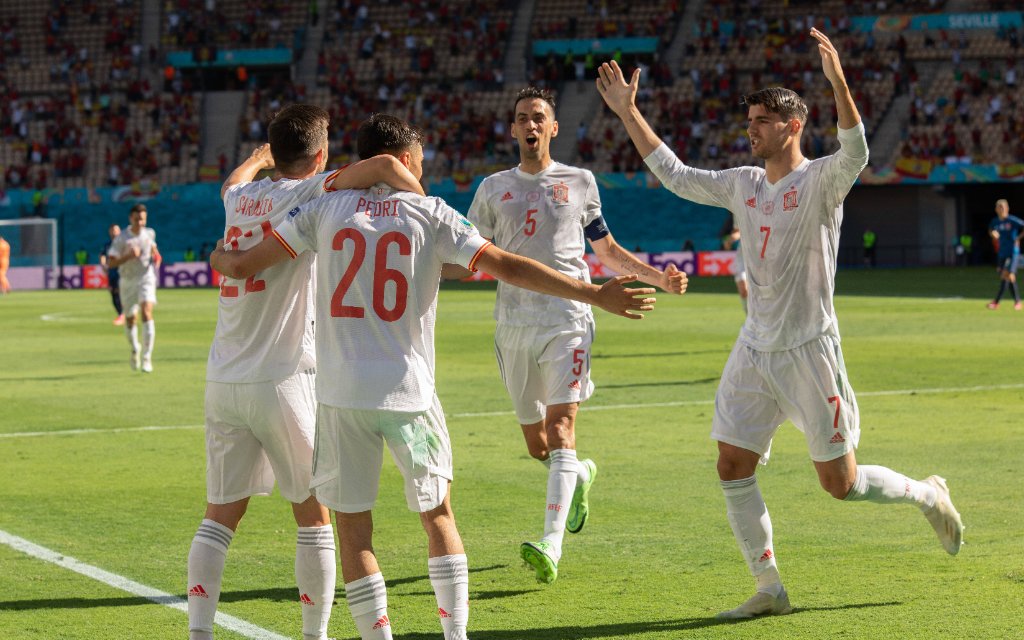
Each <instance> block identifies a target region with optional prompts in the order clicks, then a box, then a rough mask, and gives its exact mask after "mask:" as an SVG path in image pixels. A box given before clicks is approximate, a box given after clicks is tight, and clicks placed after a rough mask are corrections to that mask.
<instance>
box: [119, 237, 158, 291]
mask: <svg viewBox="0 0 1024 640" xmlns="http://www.w3.org/2000/svg"><path fill="white" fill-rule="evenodd" d="M136 247H137V248H138V249H139V251H140V253H139V258H138V259H137V260H135V259H132V260H129V261H127V262H124V263H122V264H121V266H119V267H118V273H120V274H121V277H122V278H124V279H125V280H130V281H133V282H136V283H141V282H142V281H143V280H146V279H149V280H152V281H153V283H154V284H155V283H156V264H154V262H153V257H154V256H153V249H154V248H155V247H156V231H154V230H152V229H150V228H149V227H142V228H141V229H139V235H135V233H134V232H133V231H132V228H131V227H127V228H126V229H124V230H123V231H122V232H121V233H120V234H118V236H117V237H116V238H114V240H113V242H111V243H110V248H109V249H107V255H108V256H113V257H115V258H121V257H124V256H126V255H128V253H129V252H130V251H132V249H134V248H136Z"/></svg>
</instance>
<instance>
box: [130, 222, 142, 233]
mask: <svg viewBox="0 0 1024 640" xmlns="http://www.w3.org/2000/svg"><path fill="white" fill-rule="evenodd" d="M128 228H129V229H131V231H132V233H134V234H135V235H139V232H140V231H142V227H141V226H137V225H134V224H133V225H131V226H130V227H128Z"/></svg>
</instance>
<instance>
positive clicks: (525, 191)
mask: <svg viewBox="0 0 1024 640" xmlns="http://www.w3.org/2000/svg"><path fill="white" fill-rule="evenodd" d="M600 216H601V199H600V196H599V194H598V191H597V183H596V182H595V181H594V174H593V173H591V172H590V171H587V170H586V169H580V168H577V167H570V166H568V165H565V164H561V163H559V162H552V163H551V164H550V165H549V166H548V167H547V168H546V169H544V170H543V171H541V172H539V173H536V174H531V173H526V172H524V171H521V170H520V169H519V168H518V167H515V168H512V169H508V170H506V171H499V172H498V173H495V174H493V175H491V176H488V177H487V178H485V179H484V181H483V182H482V183H480V187H479V188H478V189H477V192H476V195H475V196H474V198H473V203H472V204H471V205H470V207H469V219H470V220H472V221H473V224H475V225H476V226H477V228H478V229H479V230H480V233H481V235H483V236H484V237H489V238H491V239H493V241H494V244H495V245H496V246H498V247H501V248H502V249H504V250H505V251H509V252H512V253H515V254H518V255H521V256H525V257H527V258H533V259H534V260H536V261H537V262H540V263H542V264H545V265H547V266H549V267H551V268H552V269H555V270H556V271H560V272H561V273H564V274H565V275H567V276H569V277H570V278H577V279H579V280H583V281H584V282H590V269H589V267H588V266H587V263H586V261H584V259H583V253H584V251H585V249H586V245H585V239H584V233H583V230H584V228H585V227H586V226H587V225H589V224H590V223H591V222H594V221H595V220H597V219H598V218H599V217H600ZM589 313H590V305H588V304H585V303H583V302H577V301H575V300H567V299H565V298H558V297H556V296H549V295H545V294H543V293H536V292H534V291H530V290H528V289H523V288H520V287H516V286H514V285H510V284H506V283H504V282H499V283H498V295H497V299H496V301H495V305H494V319H495V320H497V321H498V322H499V323H502V324H509V325H518V326H555V325H561V324H565V323H567V322H572V321H573V320H575V319H577V318H580V317H583V316H586V315H588V314H589Z"/></svg>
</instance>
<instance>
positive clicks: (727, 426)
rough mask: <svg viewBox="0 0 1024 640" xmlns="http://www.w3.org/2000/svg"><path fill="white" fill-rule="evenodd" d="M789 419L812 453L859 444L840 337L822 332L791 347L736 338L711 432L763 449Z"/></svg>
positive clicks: (827, 455) (836, 453)
mask: <svg viewBox="0 0 1024 640" xmlns="http://www.w3.org/2000/svg"><path fill="white" fill-rule="evenodd" d="M786 419H789V420H791V421H792V422H793V424H794V425H796V428H797V429H799V430H800V431H801V432H803V434H804V437H805V438H806V440H807V448H808V450H809V452H810V456H811V459H812V460H814V461H815V462H825V461H828V460H834V459H836V458H839V457H841V456H843V455H846V454H847V453H849V452H850V451H853V450H854V449H856V448H857V442H858V440H859V439H860V414H859V413H858V411H857V400H856V398H855V397H854V394H853V388H852V387H851V386H850V384H849V382H848V381H847V379H846V365H845V364H844V362H843V352H842V350H841V349H840V347H839V340H837V339H836V338H833V337H831V336H821V337H820V338H817V339H816V340H812V341H810V342H808V343H806V344H804V345H801V346H799V347H797V348H796V349H790V350H789V351H775V352H764V351H755V350H754V349H751V348H750V347H748V346H746V345H744V344H742V343H740V342H737V343H736V346H734V347H733V350H732V353H731V354H730V355H729V361H728V362H726V364H725V371H724V372H723V373H722V381H721V384H720V385H719V386H718V393H717V394H715V417H714V420H713V423H712V426H711V438H712V439H714V440H719V441H721V442H725V443H728V444H732V445H735V446H737V447H742V448H744V449H748V450H750V451H754V452H755V453H759V454H760V455H761V464H767V463H768V456H769V454H770V453H771V446H772V437H774V435H775V431H776V430H777V429H778V428H779V425H781V424H782V422H783V421H784V420H786Z"/></svg>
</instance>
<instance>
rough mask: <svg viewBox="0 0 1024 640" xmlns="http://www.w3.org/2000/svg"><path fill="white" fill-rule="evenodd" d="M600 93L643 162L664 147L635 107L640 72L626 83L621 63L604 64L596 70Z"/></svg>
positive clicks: (635, 72)
mask: <svg viewBox="0 0 1024 640" xmlns="http://www.w3.org/2000/svg"><path fill="white" fill-rule="evenodd" d="M597 74H598V75H597V80H596V82H597V91H598V93H600V94H601V97H602V98H604V101H605V104H607V105H608V108H609V109H611V110H612V111H614V112H615V115H617V116H619V118H620V119H621V120H622V124H624V125H625V126H626V132H627V133H629V137H630V139H632V140H633V144H634V145H636V149H637V151H639V152H640V155H641V156H642V157H644V158H646V157H647V156H649V155H650V154H651V152H652V151H654V150H655V149H657V148H658V147H659V146H661V139H660V138H658V136H657V134H655V133H654V129H652V128H651V125H649V124H647V120H645V119H644V117H643V115H641V114H640V110H639V109H638V108H637V106H636V90H637V88H638V87H639V86H640V69H634V70H633V76H632V77H631V78H630V79H629V82H628V83H627V82H626V78H625V75H624V74H623V73H622V69H621V68H619V63H617V62H615V61H614V60H612V61H611V62H605V63H604V64H602V65H601V66H600V67H599V68H598V70H597Z"/></svg>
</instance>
